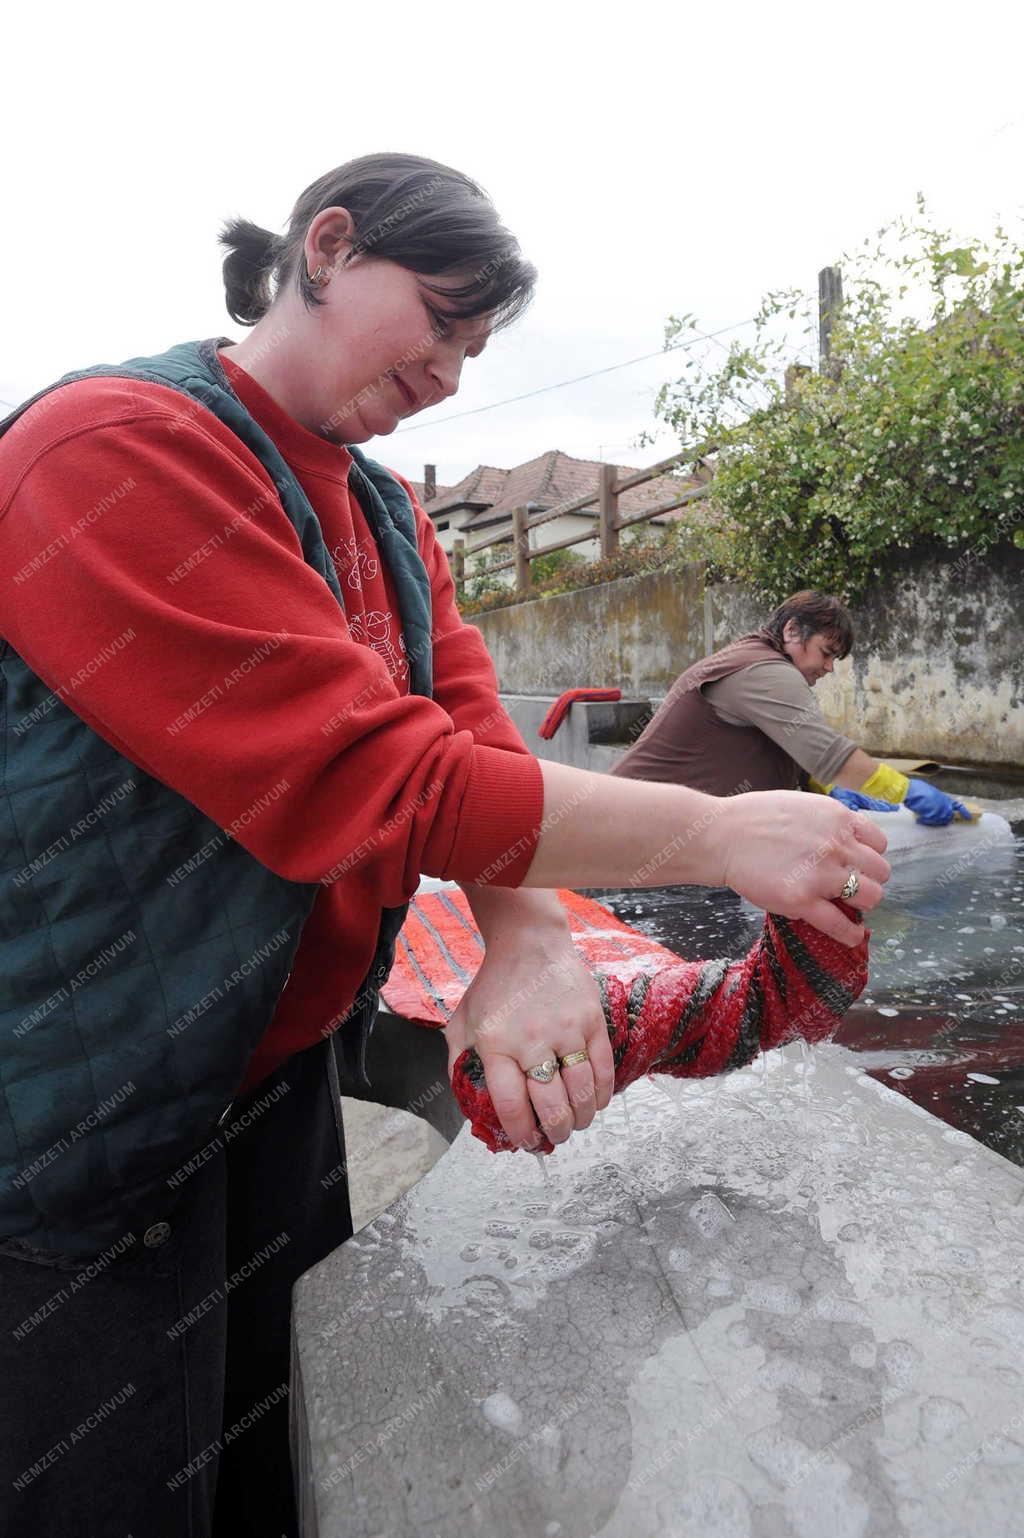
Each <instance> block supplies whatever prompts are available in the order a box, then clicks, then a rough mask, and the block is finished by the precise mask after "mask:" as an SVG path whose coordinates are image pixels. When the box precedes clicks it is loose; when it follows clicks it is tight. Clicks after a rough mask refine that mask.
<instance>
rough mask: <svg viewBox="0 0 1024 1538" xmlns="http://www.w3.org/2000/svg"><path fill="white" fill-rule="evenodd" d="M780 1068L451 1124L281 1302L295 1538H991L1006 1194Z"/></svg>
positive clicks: (1001, 1512)
mask: <svg viewBox="0 0 1024 1538" xmlns="http://www.w3.org/2000/svg"><path fill="white" fill-rule="evenodd" d="M807 1065H808V1067H807V1076H806V1078H804V1077H803V1076H802V1071H801V1070H802V1069H803V1067H804V1064H803V1060H802V1059H801V1056H800V1054H799V1051H798V1050H797V1049H796V1048H791V1049H786V1051H785V1052H783V1053H773V1054H771V1055H770V1056H769V1058H768V1059H761V1060H760V1062H759V1064H756V1065H754V1067H753V1068H751V1069H747V1070H744V1071H743V1072H741V1073H735V1074H731V1075H729V1076H727V1077H725V1078H723V1079H718V1080H714V1081H706V1082H698V1083H693V1084H674V1083H671V1082H669V1081H664V1080H661V1081H657V1082H650V1081H647V1082H644V1083H641V1084H638V1085H636V1086H634V1087H633V1089H631V1090H630V1091H629V1092H628V1093H627V1095H626V1096H625V1097H619V1098H617V1100H616V1101H615V1102H613V1106H612V1107H611V1108H610V1110H609V1111H608V1112H607V1113H606V1114H605V1116H604V1117H603V1118H601V1119H600V1121H599V1124H598V1125H596V1126H595V1127H594V1128H592V1129H591V1130H590V1131H589V1132H587V1133H584V1134H578V1135H577V1136H575V1137H574V1138H573V1139H572V1141H571V1142H570V1144H569V1145H568V1146H567V1147H565V1148H563V1149H560V1150H559V1151H558V1153H557V1154H555V1155H554V1156H553V1158H551V1159H549V1160H547V1161H545V1163H544V1166H543V1169H542V1168H540V1167H538V1163H537V1161H535V1160H533V1159H530V1158H528V1157H525V1156H522V1157H520V1156H508V1157H495V1156H493V1155H490V1154H488V1153H487V1151H486V1150H485V1149H484V1148H483V1147H482V1146H481V1145H480V1144H479V1143H476V1142H475V1141H474V1140H473V1139H471V1138H470V1137H469V1136H468V1134H467V1133H466V1132H465V1130H464V1131H463V1132H462V1133H460V1135H459V1137H458V1138H457V1139H456V1141H455V1143H454V1144H453V1146H452V1148H451V1149H450V1150H449V1152H448V1153H447V1154H446V1155H445V1156H444V1157H443V1158H442V1159H441V1161H440V1162H439V1163H438V1164H437V1165H436V1166H435V1167H434V1169H433V1170H432V1171H431V1172H430V1173H429V1174H428V1175H427V1176H426V1177H425V1178H424V1179H423V1180H422V1181H421V1182H420V1183H419V1184H418V1185H417V1186H416V1187H415V1188H414V1189H413V1190H412V1191H410V1192H409V1193H407V1195H406V1196H404V1197H402V1198H401V1199H400V1200H399V1201H398V1202H397V1203H395V1204H394V1206H393V1207H392V1208H391V1209H390V1210H389V1211H388V1212H386V1213H384V1214H382V1215H381V1216H380V1217H379V1218H378V1219H377V1220H376V1222H375V1223H373V1224H371V1225H370V1226H369V1227H368V1228H367V1229H364V1230H363V1232H362V1233H361V1234H360V1235H359V1236H358V1237H357V1238H356V1239H354V1240H352V1241H350V1242H349V1243H348V1244H346V1245H343V1246H341V1248H339V1249H338V1250H336V1251H335V1252H334V1253H333V1254H332V1255H330V1256H329V1257H328V1258H327V1259H326V1260H324V1261H323V1262H321V1263H320V1264H319V1265H318V1266H315V1267H313V1268H312V1270H310V1271H309V1272H307V1273H306V1275H305V1276H304V1277H302V1278H301V1280H300V1281H299V1283H298V1284H297V1286H296V1289H295V1297H294V1322H293V1330H294V1339H293V1394H292V1413H293V1449H294V1456H295V1462H296V1471H297V1481H298V1485H299V1496H300V1506H301V1524H302V1533H303V1535H304V1538H314V1535H315V1538H338V1535H340V1534H345V1535H346V1538H371V1535H372V1538H376V1535H381V1534H385V1533H386V1534H388V1535H390V1538H413V1535H416V1538H420V1535H424V1534H430V1535H434V1534H438V1535H441V1534H443V1535H448V1534H450V1533H459V1534H465V1535H471V1534H481V1535H483V1534H487V1535H488V1538H493V1535H495V1534H502V1535H516V1538H518V1535H522V1538H526V1535H529V1538H537V1535H542V1534H543V1535H545V1538H596V1535H598V1534H600V1538H655V1535H658V1538H660V1535H663V1534H670V1535H672V1538H689V1535H693V1538H697V1535H700V1538H727V1535H728V1538H748V1535H749V1538H769V1535H770V1538H790V1535H792V1538H818V1535H819V1534H821V1533H825V1532H828V1533H830V1534H831V1533H835V1534H839V1535H841V1538H859V1535H862V1534H864V1535H871V1538H883V1535H890V1534H894V1535H895V1534H907V1535H915V1538H917V1535H920V1538H925V1535H927V1538H962V1535H963V1534H965V1533H970V1534H971V1535H972V1538H996V1535H999V1538H1003V1535H1005V1534H1007V1533H1009V1532H1012V1531H1015V1530H1016V1524H1017V1520H1018V1508H1019V1506H1020V1504H1021V1501H1022V1500H1024V1410H1022V1408H1021V1388H1022V1384H1024V1378H1022V1372H1024V1295H1022V1278H1024V1229H1022V1224H1021V1208H1022V1198H1024V1173H1022V1171H1021V1170H1019V1169H1018V1168H1017V1167H1016V1166H1015V1165H1012V1164H1010V1163H1008V1162H1007V1161H1005V1160H1003V1159H1001V1158H1000V1157H999V1156H998V1155H995V1154H993V1153H991V1152H990V1151H989V1150H987V1149H986V1148H984V1147H982V1146H981V1145H980V1144H978V1143H976V1142H974V1141H973V1140H972V1139H971V1138H969V1137H968V1136H967V1135H966V1134H964V1133H960V1132H955V1131H952V1130H951V1129H949V1128H947V1127H945V1126H944V1125H943V1124H942V1123H941V1122H939V1121H937V1120H936V1119H935V1118H934V1117H932V1116H931V1115H929V1114H928V1113H927V1112H924V1111H922V1110H920V1109H919V1108H917V1107H915V1106H914V1105H912V1104H911V1103H910V1102H909V1101H908V1100H906V1099H904V1098H903V1097H901V1096H900V1095H898V1094H896V1093H894V1092H892V1091H890V1090H888V1089H886V1088H885V1087H884V1086H882V1085H879V1084H878V1083H876V1082H875V1081H874V1080H871V1079H868V1078H866V1077H865V1076H864V1075H863V1074H862V1072H861V1071H860V1068H859V1066H858V1060H857V1059H856V1057H855V1056H854V1055H852V1054H850V1053H848V1052H846V1051H844V1050H843V1049H841V1048H838V1047H825V1048H819V1049H816V1050H815V1051H814V1052H813V1053H812V1054H809V1056H808V1058H807Z"/></svg>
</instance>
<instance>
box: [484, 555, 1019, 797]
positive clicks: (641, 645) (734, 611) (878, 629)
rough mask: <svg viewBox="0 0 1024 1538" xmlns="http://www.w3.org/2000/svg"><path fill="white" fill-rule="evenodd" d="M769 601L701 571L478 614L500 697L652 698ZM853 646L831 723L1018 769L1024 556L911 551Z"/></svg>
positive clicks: (830, 704) (751, 623)
mask: <svg viewBox="0 0 1024 1538" xmlns="http://www.w3.org/2000/svg"><path fill="white" fill-rule="evenodd" d="M765 612H766V611H765V607H764V606H763V605H761V604H759V603H758V602H757V600H756V598H755V597H754V595H753V594H752V593H751V592H750V591H749V590H748V589H745V588H743V587H741V586H739V585H738V584H727V585H723V586H718V587H711V588H708V589H707V591H706V592H705V588H704V582H703V571H702V568H701V567H699V566H694V567H690V568H687V569H686V570H685V571H684V572H682V573H677V572H671V573H666V572H655V573H652V574H650V575H648V576H643V577H626V578H622V579H621V580H620V581H618V582H609V583H604V584H602V585H600V586H596V587H589V588H582V589H580V590H578V591H577V592H573V593H566V594H563V595H561V596H560V597H556V598H538V599H535V600H533V601H532V602H529V603H525V604H518V605H515V606H514V607H511V608H507V609H499V610H496V611H495V612H493V613H491V614H481V615H477V616H475V617H474V619H473V623H474V624H476V625H478V626H479V628H480V630H481V631H482V632H483V636H484V639H485V641H486V642H487V647H488V650H489V651H490V653H491V656H492V658H493V659H494V664H495V667H496V668H497V672H498V680H499V684H500V687H501V689H502V692H503V693H508V694H520V695H555V694H559V693H560V692H561V691H562V690H563V689H572V688H578V687H581V686H584V685H591V686H595V687H596V686H604V687H606V686H611V685H616V686H618V687H619V688H621V689H622V692H623V694H624V695H625V696H627V697H630V698H643V697H647V698H651V699H653V700H658V699H660V698H661V697H662V696H663V695H664V694H665V693H666V692H667V691H668V689H669V687H670V686H671V684H672V682H673V680H674V679H675V678H676V677H678V675H679V674H680V673H681V672H683V670H684V669H685V668H687V667H689V666H690V664H691V663H693V662H695V661H697V660H698V659H699V658H700V657H702V656H705V655H707V653H708V652H711V651H714V650H716V649H717V648H718V647H720V646H723V645H725V643H726V642H727V641H729V640H731V639H732V638H733V637H735V636H737V635H741V634H743V632H744V631H746V630H749V629H752V628H754V627H755V626H756V625H757V624H758V623H759V621H760V619H761V618H762V617H763V615H764V613H765ZM854 619H855V623H856V627H857V635H856V645H855V649H854V651H853V654H852V655H851V657H850V658H849V659H848V660H847V661H845V662H841V663H839V664H838V666H837V668H836V673H835V675H834V676H833V677H832V678H831V679H827V680H824V681H823V682H822V683H820V684H819V685H818V687H817V690H816V697H817V698H818V699H819V701H820V703H821V706H822V709H823V710H824V712H825V715H826V717H827V719H828V720H829V721H830V722H831V724H832V725H833V726H835V727H836V729H837V730H839V731H841V732H843V733H844V734H845V735H847V736H849V737H851V738H853V739H854V740H855V741H858V742H860V743H862V744H863V746H864V747H865V748H866V749H867V750H868V751H869V752H873V753H875V754H879V755H882V756H888V757H893V758H900V757H906V758H913V757H918V756H920V757H928V758H936V759H940V760H943V761H945V762H948V763H963V764H991V765H1000V766H1005V767H1009V768H1017V769H1020V768H1024V551H1021V550H1017V549H1015V548H1014V547H1013V546H1012V545H1004V546H999V547H997V548H996V549H995V550H994V551H992V552H990V553H989V555H988V556H987V557H986V558H985V559H984V560H979V559H972V558H971V557H970V555H969V554H968V555H959V556H958V557H956V558H953V557H951V556H949V555H948V554H946V553H945V552H938V551H936V550H934V549H926V550H919V551H915V552H913V553H912V554H911V555H910V556H908V557H906V558H905V559H903V560H902V561H901V562H900V563H898V564H895V563H894V566H893V569H892V570H891V571H890V572H889V573H888V574H887V575H886V576H885V577H884V578H882V579H880V580H879V582H878V584H877V586H876V587H875V588H874V589H873V591H872V592H871V593H869V595H868V596H867V598H866V599H865V600H864V601H863V602H862V603H860V604H858V605H857V606H856V607H855V609H854Z"/></svg>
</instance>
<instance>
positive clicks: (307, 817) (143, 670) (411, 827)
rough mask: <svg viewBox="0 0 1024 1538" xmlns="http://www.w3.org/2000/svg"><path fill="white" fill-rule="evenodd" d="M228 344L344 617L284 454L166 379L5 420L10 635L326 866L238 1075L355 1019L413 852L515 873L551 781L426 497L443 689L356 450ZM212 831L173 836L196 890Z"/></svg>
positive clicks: (157, 758)
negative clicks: (365, 502) (316, 528)
mask: <svg viewBox="0 0 1024 1538" xmlns="http://www.w3.org/2000/svg"><path fill="white" fill-rule="evenodd" d="M223 363H224V366H225V368H226V370H227V373H228V376H229V378H230V380H231V384H232V387H233V388H234V389H235V390H236V392H237V394H238V395H239V397H240V398H241V400H242V401H243V403H244V405H245V406H246V408H247V409H248V410H249V412H250V413H251V414H252V415H253V416H254V417H255V418H256V420H257V421H258V422H259V423H260V425H261V426H262V427H263V428H264V430H265V431H266V432H267V433H268V434H269V436H270V437H271V438H272V439H273V441H274V442H275V443H276V445H277V447H278V448H279V450H280V451H281V453H282V455H283V457H284V458H285V460H286V461H287V462H288V464H289V465H290V467H291V468H292V470H293V471H294V472H295V474H296V476H297V477H298V479H299V481H300V483H301V485H302V488H303V490H304V491H305V493H306V495H307V496H308V498H309V500H310V502H311V504H312V506H313V508H314V510H315V512H316V513H317V516H318V517H319V519H320V524H321V527H322V529H323V533H324V538H325V540H326V542H327V547H328V549H329V550H330V552H331V555H332V558H333V560H334V563H335V568H336V570H337V573H338V579H339V581H340V583H341V589H342V593H343V594H344V599H345V611H346V612H345V614H343V613H342V611H341V609H339V607H338V604H337V601H336V600H335V598H334V597H333V595H332V594H331V592H330V590H329V588H328V587H327V585H326V583H325V582H324V581H323V580H322V578H320V577H319V576H317V574H316V573H315V572H314V571H313V570H312V568H311V567H309V566H307V565H306V563H305V561H304V560H303V558H302V552H301V548H300V545H299V541H298V538H297V536H296V533H295V530H294V529H293V527H292V525H291V524H290V523H289V521H288V518H287V516H286V515H285V513H284V511H283V509H282V507H281V504H280V500H279V498H278V496H277V493H276V491H275V489H274V485H273V482H272V481H271V479H270V477H269V476H268V474H267V472H266V471H265V470H264V468H263V466H262V465H261V464H260V462H259V460H257V459H256V458H255V456H254V455H253V454H251V453H250V451H249V450H248V449H247V448H246V447H245V446H244V445H243V444H242V443H241V441H240V440H239V439H238V438H236V437H235V435H234V434H233V433H232V432H231V431H230V429H229V428H227V427H226V426H224V424H223V423H222V422H221V421H220V420H219V418H217V417H216V416H214V415H213V414H212V413H211V412H209V411H207V410H206V409H205V408H204V407H202V406H200V405H199V404H198V403H197V402H194V401H192V400H189V399H186V398H184V397H182V396H181V395H180V394H178V393H177V392H176V391H173V390H170V389H168V388H165V387H164V386H162V385H154V384H149V383H142V382H139V381H134V380H127V379H114V378H93V379H87V380H81V381H78V382H76V383H74V384H71V385H65V386H63V387H62V388H61V389H60V390H58V391H54V392H52V393H51V394H50V395H48V396H46V397H45V398H44V399H43V400H42V401H40V402H39V403H38V404H37V405H35V406H33V407H31V408H30V409H29V411H28V412H26V413H25V415H24V416H23V417H22V418H21V419H19V421H18V422H17V423H15V425H14V426H13V427H12V428H11V429H10V430H9V431H8V432H7V434H6V435H5V436H4V437H3V438H0V569H2V571H3V573H4V577H3V580H2V583H0V592H2V595H3V596H2V599H0V635H3V636H4V637H5V638H6V639H7V640H8V641H9V642H10V643H11V645H12V646H14V648H15V649H16V650H17V651H18V652H19V653H20V654H21V655H22V656H23V657H24V658H25V660H26V661H27V662H28V664H29V666H30V667H31V668H32V669H33V670H34V671H35V672H36V673H38V674H39V676H40V677H41V678H42V679H43V680H44V681H45V682H46V683H47V684H48V685H49V686H50V688H51V689H54V690H55V691H59V693H60V697H61V699H62V700H64V701H65V702H66V703H67V704H68V705H69V706H70V707H71V709H73V710H74V711H75V713H76V714H77V715H79V716H80V717H82V719H84V720H85V721H87V722H88V724H89V725H90V726H92V727H93V728H94V729H95V730H96V731H97V732H98V733H99V734H100V736H101V737H103V738H105V739H106V741H108V742H110V743H112V744H113V745H114V747H116V748H117V749H118V750H119V751H120V752H122V753H124V755H125V756H126V757H127V758H128V759H130V760H131V761H132V762H133V763H135V764H137V765H139V767H140V768H142V769H145V770H147V771H148V772H149V773H150V774H153V775H155V776H156V778H157V779H159V780H162V781H163V782H164V783H165V784H167V785H170V786H172V787H173V788H174V789H175V790H177V791H179V792H180V793H181V794H182V795H183V796H185V797H186V798H187V799H188V800H189V801H191V802H193V803H194V804H195V805H196V806H197V807H199V808H200V809H201V810H202V811H203V812H205V813H206V815H207V816H209V817H211V818H212V819H213V820H214V821H215V822H216V823H218V824H219V826H220V827H222V828H225V829H227V830H228V831H229V832H230V833H231V834H232V836H233V837H234V838H235V839H236V840H237V841H238V842H239V843H240V844H242V845H243V846H244V847H245V848H246V849H248V850H249V851H250V853H251V854H253V855H255V857H256V858H257V859H258V860H260V861H261V862H262V863H263V864H264V865H266V866H268V867H269V868H270V869H271V870H273V871H276V872H277V874H278V875H281V876H285V877H287V878H288V879H289V880H292V881H310V882H312V881H320V882H323V883H325V884H324V886H323V890H322V891H321V892H320V893H319V894H318V896H317V899H316V903H315V905H314V908H313V911H312V913H311V915H310V917H309V919H308V921H307V923H306V926H305V928H304V930H303V933H302V939H301V941H300V943H299V948H298V951H297V953H296V957H295V963H294V966H293V969H292V973H291V976H290V977H289V979H288V983H287V985H286V987H285V989H284V992H283V993H282V995H281V998H280V1000H279V1001H278V1006H277V1010H276V1013H275V1015H274V1018H273V1021H272V1023H271V1025H270V1027H269V1029H268V1030H267V1032H266V1034H265V1036H264V1038H263V1041H262V1042H261V1043H260V1045H259V1046H258V1048H257V1050H256V1051H255V1053H254V1054H253V1058H252V1060H251V1062H250V1065H249V1071H248V1074H247V1075H246V1078H245V1080H244V1082H243V1085H242V1086H240V1088H241V1089H242V1090H247V1089H250V1088H251V1087H252V1086H253V1085H254V1084H256V1083H258V1082H259V1080H260V1079H262V1078H263V1077H265V1076H266V1075H267V1074H268V1073H271V1072H272V1071H273V1070H274V1068H276V1067H277V1066H278V1065H279V1064H280V1063H281V1062H283V1061H284V1060H285V1059H286V1058H288V1057H289V1056H291V1055H292V1054H293V1053H295V1052H298V1051H300V1050H302V1048H304V1047H307V1046H309V1045H311V1044H312V1043H313V1042H315V1041H317V1040H318V1038H319V1037H320V1036H321V1034H322V1033H323V1032H324V1031H325V1030H327V1029H329V1028H331V1027H333V1026H337V1025H338V1024H339V1023H340V1021H341V1019H342V1017H343V1016H344V1014H345V1012H346V1011H347V1009H348V1008H349V1006H350V1005H351V1003H352V1001H353V999H354V998H355V995H356V993H357V991H358V988H359V985H360V983H361V982H362V980H363V978H364V977H365V975H366V971H367V968H368V966H369V964H370V961H371V959H372V956H373V951H374V947H375V944H376V939H377V931H378V925H379V921H380V913H381V909H382V908H383V907H394V906H397V905H399V904H400V903H402V902H404V901H405V900H406V899H407V898H408V897H410V896H411V894H412V893H413V892H414V891H415V889H416V885H417V882H418V879H419V875H420V873H421V872H423V873H425V874H427V875H435V876H445V877H448V878H450V879H454V880H458V881H463V882H471V881H473V880H475V879H477V878H478V877H480V876H481V875H482V874H483V873H484V872H485V871H486V872H487V876H488V879H489V880H490V881H491V882H492V884H498V885H503V886H510V887H514V886H517V885H519V883H520V882H521V881H522V879H523V877H524V876H525V875H526V872H527V870H528V868H529V865H530V861H531V859H532V857H533V851H534V848H535V846H536V842H537V837H538V829H539V824H540V820H541V815H542V807H543V788H542V781H541V774H540V768H539V765H538V763H537V761H536V759H534V758H533V757H532V756H531V755H530V753H529V751H528V750H527V748H526V746H525V744H524V742H523V740H522V738H521V737H520V735H519V733H518V732H517V730H516V728H515V726H514V725H513V724H512V722H511V720H510V719H509V717H508V716H507V715H506V713H505V711H504V710H503V709H502V707H501V705H500V704H499V702H498V698H497V681H496V678H495V674H494V668H493V666H492V664H491V661H490V658H489V657H488V655H487V651H486V648H485V647H484V644H483V638H482V637H481V635H480V632H479V631H478V630H477V629H476V628H475V627H473V626H471V625H464V624H463V623H462V621H461V619H460V618H459V615H458V612H457V610H456V608H455V599H454V590H453V585H452V581H451V577H450V575H449V571H448V563H447V559H446V557H445V555H444V552H443V551H442V550H441V548H440V546H439V545H438V543H437V540H436V537H435V534H434V529H433V525H432V524H431V522H430V520H429V518H427V516H426V514H425V513H424V512H423V510H422V509H421V508H420V507H419V506H418V505H417V504H416V502H415V498H413V505H414V507H415V510H416V519H417V524H418V527H419V548H420V553H421V555H422V557H423V560H424V562H425V564H426V568H427V572H428V574H429V576H430V584H431V589H432V592H433V623H434V699H433V700H432V701H431V700H427V699H423V698H422V697H420V696H417V695H410V694H409V693H408V688H409V668H408V662H407V660H406V658H405V656H404V644H403V642H402V639H401V631H400V626H399V623H398V619H397V605H396V602H395V595H394V591H393V588H392V585H391V583H390V581H389V580H388V579H387V578H386V577H385V574H384V571H383V568H382V563H381V560H380V557H379V554H378V551H377V548H376V545H375V544H374V541H373V538H372V535H371V533H370V530H369V528H368V526H367V524H366V520H365V518H364V516H363V513H362V509H361V508H360V506H359V503H358V501H357V500H356V498H355V496H354V495H350V493H349V490H348V484H347V476H348V470H349V467H350V465H351V463H352V460H351V456H350V454H349V453H348V451H347V450H346V449H343V448H339V447H337V446H335V445H333V444H330V443H328V442H327V441H326V440H324V439H322V438H319V437H317V435H316V434H315V433H312V432H310V431H308V430H307V429H306V428H304V427H302V426H301V425H300V424H299V423H298V422H296V421H294V419H293V418H291V417H290V416H288V415H287V414H286V413H285V412H284V411H283V410H282V409H281V408H280V407H279V406H278V405H277V404H276V403H275V402H274V401H273V400H272V399H271V397H270V396H269V395H267V393H266V392H265V391H264V390H263V389H262V388H261V387H260V386H259V385H258V384H257V383H256V382H255V380H254V379H252V378H251V376H250V375H248V374H247V373H245V372H244V371H243V370H242V369H241V368H240V367H239V366H238V365H237V364H234V363H232V362H231V360H230V358H229V357H225V358H224V359H223ZM403 484H406V483H403ZM407 489H408V488H407ZM410 495H411V491H410ZM346 616H347V618H346ZM26 729H27V730H31V725H27V727H26ZM198 853H199V851H193V850H191V849H185V850H182V851H181V859H182V868H181V871H180V882H181V892H182V900H183V901H187V900H188V881H189V879H191V877H190V872H189V869H188V866H187V862H188V860H189V858H190V857H191V856H193V855H195V854H198ZM62 858H68V856H67V855H65V856H62Z"/></svg>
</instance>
